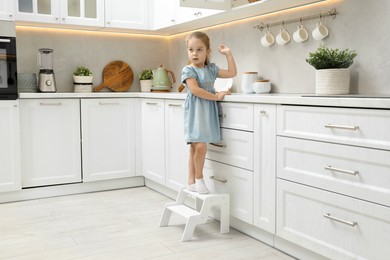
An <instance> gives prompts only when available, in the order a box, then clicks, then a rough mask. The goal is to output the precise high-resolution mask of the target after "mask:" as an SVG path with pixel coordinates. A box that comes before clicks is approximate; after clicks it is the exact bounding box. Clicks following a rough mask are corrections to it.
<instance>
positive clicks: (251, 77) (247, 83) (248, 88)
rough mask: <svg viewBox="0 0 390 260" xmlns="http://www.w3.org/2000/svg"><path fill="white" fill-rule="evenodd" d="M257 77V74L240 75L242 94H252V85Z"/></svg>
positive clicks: (246, 73) (245, 73)
mask: <svg viewBox="0 0 390 260" xmlns="http://www.w3.org/2000/svg"><path fill="white" fill-rule="evenodd" d="M257 77H258V73H257V72H244V73H243V74H242V82H241V90H242V92H243V93H246V94H249V93H253V83H255V82H256V80H257Z"/></svg>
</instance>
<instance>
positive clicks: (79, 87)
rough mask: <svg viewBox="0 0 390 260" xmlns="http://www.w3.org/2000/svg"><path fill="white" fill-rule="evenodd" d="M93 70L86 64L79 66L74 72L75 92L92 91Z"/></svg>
mask: <svg viewBox="0 0 390 260" xmlns="http://www.w3.org/2000/svg"><path fill="white" fill-rule="evenodd" d="M92 80H93V76H92V71H91V70H90V69H89V68H87V67H84V66H79V67H77V68H76V70H75V71H74V72H73V85H74V92H92V85H93V83H92Z"/></svg>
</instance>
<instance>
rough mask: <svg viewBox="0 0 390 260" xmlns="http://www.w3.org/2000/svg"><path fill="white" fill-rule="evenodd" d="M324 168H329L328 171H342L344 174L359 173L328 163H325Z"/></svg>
mask: <svg viewBox="0 0 390 260" xmlns="http://www.w3.org/2000/svg"><path fill="white" fill-rule="evenodd" d="M324 169H325V170H329V171H335V172H342V173H346V174H350V175H357V174H358V173H359V171H350V170H344V169H340V168H334V167H332V166H330V165H326V166H325V167H324Z"/></svg>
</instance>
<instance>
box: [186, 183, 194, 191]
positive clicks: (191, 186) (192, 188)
mask: <svg viewBox="0 0 390 260" xmlns="http://www.w3.org/2000/svg"><path fill="white" fill-rule="evenodd" d="M187 190H189V191H193V192H196V184H195V183H191V184H188V185H187Z"/></svg>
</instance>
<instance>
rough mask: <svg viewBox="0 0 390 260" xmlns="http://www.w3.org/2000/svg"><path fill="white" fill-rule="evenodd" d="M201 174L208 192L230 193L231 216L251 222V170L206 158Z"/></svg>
mask: <svg viewBox="0 0 390 260" xmlns="http://www.w3.org/2000/svg"><path fill="white" fill-rule="evenodd" d="M203 176H204V180H205V183H206V186H207V187H208V189H209V190H210V192H212V193H228V194H229V195H230V215H231V216H233V217H236V218H238V219H240V220H242V221H245V222H247V223H249V224H253V173H252V172H250V171H247V170H244V169H240V168H236V167H233V166H229V165H226V164H221V163H217V162H213V161H210V160H206V162H205V166H204V171H203Z"/></svg>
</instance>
